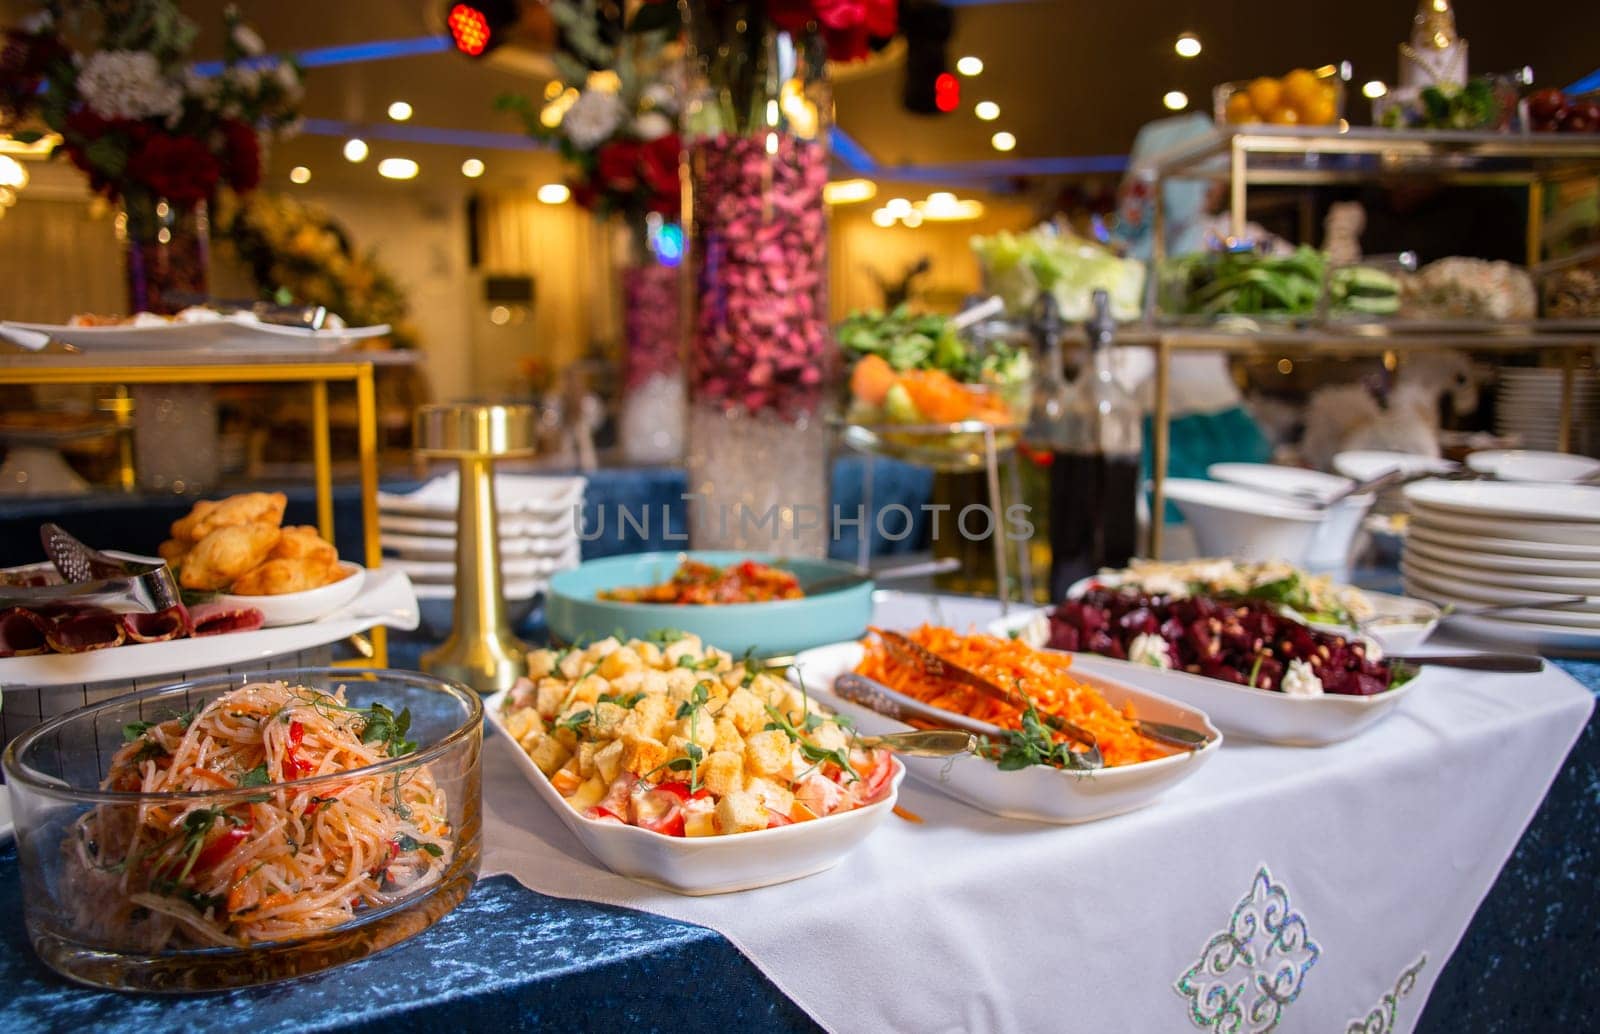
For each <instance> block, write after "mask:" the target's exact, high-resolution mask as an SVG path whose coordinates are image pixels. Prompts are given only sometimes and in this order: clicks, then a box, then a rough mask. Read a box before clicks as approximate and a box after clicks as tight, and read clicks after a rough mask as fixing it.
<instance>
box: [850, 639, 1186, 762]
mask: <svg viewBox="0 0 1600 1034" xmlns="http://www.w3.org/2000/svg"><path fill="white" fill-rule="evenodd" d="M904 634H905V635H906V637H907V638H909V639H911V640H912V641H913V642H915V643H917V644H918V645H920V646H922V647H924V648H926V649H928V650H931V651H933V652H934V653H936V654H938V655H939V656H940V657H942V658H944V659H945V660H947V661H949V662H950V663H952V664H957V665H960V666H961V667H963V668H965V669H967V670H968V671H970V672H972V673H973V674H975V675H981V676H982V677H984V678H985V679H988V680H989V681H990V682H992V683H994V684H995V685H997V686H1006V687H1011V688H1014V689H1018V690H1020V691H1021V692H1022V693H1024V694H1025V695H1026V696H1028V697H1031V698H1032V699H1033V702H1034V705H1035V706H1036V707H1037V708H1038V709H1039V713H1040V714H1051V715H1055V716H1056V717H1058V718H1063V719H1065V720H1067V721H1069V722H1073V723H1074V724H1076V725H1079V726H1082V727H1083V728H1085V729H1087V730H1088V731H1089V732H1091V733H1093V734H1094V736H1095V739H1096V740H1098V741H1099V744H1100V753H1101V754H1102V755H1103V756H1104V758H1105V763H1106V765H1107V766H1115V765H1132V764H1135V763H1137V762H1140V761H1152V760H1154V759H1156V758H1163V757H1166V756H1167V755H1169V754H1172V753H1174V752H1173V751H1172V750H1171V749H1169V748H1167V747H1164V746H1162V745H1161V744H1159V743H1156V742H1154V741H1153V740H1149V739H1146V738H1145V737H1143V736H1140V735H1139V733H1138V732H1137V731H1136V730H1135V728H1134V724H1133V723H1134V721H1135V719H1136V718H1137V717H1138V716H1137V715H1136V714H1135V712H1134V707H1133V702H1132V701H1129V702H1128V703H1127V704H1125V705H1124V706H1123V708H1122V709H1121V710H1120V711H1119V710H1118V709H1117V708H1115V707H1112V706H1111V704H1110V703H1109V702H1108V701H1107V700H1106V698H1105V697H1104V696H1102V695H1101V694H1100V691H1099V690H1097V689H1095V688H1094V687H1093V686H1090V685H1087V684H1086V683H1083V682H1080V681H1078V680H1077V679H1076V678H1074V677H1073V676H1072V673H1071V672H1070V671H1069V670H1068V669H1069V668H1071V666H1072V658H1071V657H1068V656H1066V655H1065V654H1056V653H1047V652H1045V651H1042V650H1036V649H1034V648H1033V647H1031V646H1029V645H1028V644H1027V643H1024V642H1021V641H1018V640H1015V639H1000V638H997V637H996V636H992V635H982V634H972V635H962V634H961V633H959V632H955V631H952V630H950V629H948V628H938V627H935V626H932V625H923V626H922V627H921V628H919V629H917V630H916V631H914V632H907V633H904ZM863 645H864V646H865V647H866V655H865V656H864V657H862V659H861V663H860V664H858V665H857V666H856V673H857V674H858V675H864V676H866V677H867V678H869V679H874V680H876V681H878V682H881V683H883V684H884V685H885V686H888V687H889V688H890V689H893V690H896V691H897V692H900V693H904V694H906V695H907V696H910V697H915V698H916V699H918V700H921V701H922V702H923V703H926V704H930V705H932V706H934V707H937V708H940V709H942V710H945V711H954V712H956V713H957V714H964V715H967V716H968V717H971V718H976V719H978V720H980V721H985V722H989V723H990V724H992V725H998V726H1000V727H1001V728H1002V729H1021V728H1022V710H1021V709H1020V708H1017V707H1013V706H1012V705H1010V704H1008V703H1006V702H1005V701H1003V700H998V699H996V698H994V697H992V696H988V695H986V694H984V693H981V692H979V691H978V690H976V689H968V688H966V687H964V686H961V685H959V684H958V683H954V682H950V681H946V680H944V679H933V678H929V677H928V676H926V675H924V674H923V673H922V672H921V671H919V670H918V669H917V668H916V667H914V666H912V665H909V664H902V663H900V662H899V661H897V660H896V659H895V658H894V656H893V655H892V654H890V653H889V650H888V648H887V647H885V646H884V644H883V642H882V640H880V639H877V638H869V639H868V640H866V641H865V643H864V644H863ZM1056 738H1057V740H1058V742H1060V741H1064V740H1065V737H1064V736H1062V735H1061V734H1060V733H1057V734H1056Z"/></svg>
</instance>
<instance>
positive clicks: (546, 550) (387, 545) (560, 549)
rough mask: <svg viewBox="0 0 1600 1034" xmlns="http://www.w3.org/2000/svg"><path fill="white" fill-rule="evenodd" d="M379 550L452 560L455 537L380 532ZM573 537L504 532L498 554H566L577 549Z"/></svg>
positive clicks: (454, 553)
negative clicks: (524, 535) (539, 536)
mask: <svg viewBox="0 0 1600 1034" xmlns="http://www.w3.org/2000/svg"><path fill="white" fill-rule="evenodd" d="M382 541H383V550H384V552H386V553H396V554H399V555H400V556H402V557H406V558H408V559H411V560H442V559H449V560H452V561H453V560H454V559H455V555H456V540H455V539H453V538H448V539H447V538H440V537H437V536H433V535H388V534H386V535H384V536H383V539H382ZM580 548H581V547H580V545H579V543H578V539H577V537H576V536H574V537H573V538H570V539H530V538H525V537H523V536H521V535H507V536H505V537H504V538H502V539H501V540H500V556H501V558H502V559H504V558H505V557H567V556H571V555H572V554H573V553H576V552H578V551H579V549H580Z"/></svg>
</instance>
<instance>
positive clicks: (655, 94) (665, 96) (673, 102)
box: [641, 83, 678, 115]
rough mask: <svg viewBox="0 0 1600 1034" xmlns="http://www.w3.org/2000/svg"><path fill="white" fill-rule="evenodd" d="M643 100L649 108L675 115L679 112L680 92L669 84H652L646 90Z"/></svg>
mask: <svg viewBox="0 0 1600 1034" xmlns="http://www.w3.org/2000/svg"><path fill="white" fill-rule="evenodd" d="M641 99H642V100H643V101H644V103H645V104H646V105H647V106H648V107H652V108H656V109H657V110H660V111H664V112H666V113H668V114H669V115H670V114H673V113H675V112H676V111H677V110H678V91H676V90H674V89H673V88H672V87H671V86H670V85H668V84H667V83H651V84H650V85H649V86H646V87H645V88H644V93H643V94H642V95H641Z"/></svg>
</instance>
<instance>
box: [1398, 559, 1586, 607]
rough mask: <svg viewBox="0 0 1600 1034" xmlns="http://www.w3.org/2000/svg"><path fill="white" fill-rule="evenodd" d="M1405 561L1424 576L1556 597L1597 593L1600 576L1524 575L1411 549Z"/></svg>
mask: <svg viewBox="0 0 1600 1034" xmlns="http://www.w3.org/2000/svg"><path fill="white" fill-rule="evenodd" d="M1405 563H1407V564H1409V565H1411V566H1412V567H1413V568H1415V569H1416V570H1417V571H1418V572H1420V573H1421V574H1424V575H1431V576H1434V577H1440V578H1454V579H1456V580H1457V581H1460V582H1466V583H1467V584H1469V585H1482V586H1484V587H1486V588H1491V589H1504V590H1506V591H1508V592H1521V591H1523V590H1527V591H1529V592H1552V593H1555V594H1556V595H1558V596H1600V578H1583V577H1564V576H1561V575H1548V574H1525V573H1523V572H1520V571H1485V570H1482V569H1480V568H1476V567H1467V566H1466V565H1463V564H1453V563H1451V562H1449V561H1448V560H1446V561H1440V560H1435V559H1432V558H1430V557H1426V556H1423V555H1422V554H1421V553H1419V552H1415V551H1413V552H1410V553H1407V554H1406V556H1405Z"/></svg>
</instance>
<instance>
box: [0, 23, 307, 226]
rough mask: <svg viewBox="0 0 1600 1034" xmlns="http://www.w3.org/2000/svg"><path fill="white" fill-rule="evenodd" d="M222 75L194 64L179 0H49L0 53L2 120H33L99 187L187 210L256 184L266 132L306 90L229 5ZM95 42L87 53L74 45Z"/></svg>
mask: <svg viewBox="0 0 1600 1034" xmlns="http://www.w3.org/2000/svg"><path fill="white" fill-rule="evenodd" d="M223 19H224V23H225V26H226V29H227V32H226V34H225V39H224V44H223V57H222V72H221V73H220V74H219V75H215V76H203V75H200V74H198V73H197V72H196V71H195V70H194V68H193V66H192V65H190V64H189V63H188V54H189V50H190V47H191V46H192V45H193V43H194V38H195V34H196V27H195V25H194V23H193V22H191V21H190V20H189V19H188V18H186V17H184V15H183V14H182V12H180V11H179V10H178V5H177V4H176V3H175V2H173V0H119V2H116V3H107V2H90V0H49V2H47V3H44V4H43V5H41V7H40V8H39V9H38V10H37V11H36V12H35V13H34V14H33V15H32V16H30V17H29V18H27V19H25V20H24V21H23V22H22V23H21V24H20V25H19V26H18V27H17V28H13V29H8V30H6V32H5V37H4V44H3V48H0V116H3V117H5V118H7V119H9V120H12V121H15V122H18V123H23V122H25V121H26V120H28V119H30V118H36V119H37V120H38V121H39V122H42V123H43V124H44V125H45V126H47V127H49V128H50V129H51V130H54V131H55V132H56V133H59V134H60V135H61V137H62V140H63V143H62V145H61V147H62V149H63V150H64V151H65V153H66V154H67V156H68V157H69V158H70V159H71V160H72V162H73V164H75V165H76V166H78V168H80V169H82V170H83V171H84V172H85V173H87V174H88V176H89V182H90V185H91V186H92V187H93V188H94V190H95V191H97V192H98V193H101V194H103V195H105V196H106V197H107V198H108V199H110V200H112V201H117V200H122V201H124V202H125V203H127V204H128V206H129V209H130V212H131V211H132V209H133V208H134V207H135V205H141V206H142V205H151V204H154V203H155V202H156V201H157V200H158V199H159V200H165V201H168V202H170V203H173V204H177V205H190V204H195V203H198V202H202V201H206V200H208V199H210V198H211V197H212V196H214V194H215V192H216V190H217V188H218V186H219V185H224V184H225V185H227V186H229V187H231V188H233V189H234V190H236V191H239V192H246V191H249V190H253V189H254V188H255V187H256V185H257V184H258V183H259V182H260V181H261V164H262V159H261V134H262V133H277V132H283V131H286V130H289V129H291V128H292V127H293V126H294V124H295V120H296V108H297V106H298V104H299V102H300V99H301V96H302V93H303V90H302V88H301V83H300V70H299V68H298V67H297V66H296V65H295V63H294V62H293V61H292V60H289V59H285V58H277V57H269V56H266V55H265V49H266V48H265V45H264V44H263V43H262V41H261V37H260V36H259V35H258V34H257V33H256V31H255V30H254V29H252V28H251V27H250V26H249V25H247V24H246V23H245V22H244V21H243V19H242V18H241V17H240V16H239V13H238V11H237V10H235V9H234V8H233V7H232V6H231V5H230V6H229V7H227V8H226V9H224V12H223ZM80 39H93V40H94V42H95V46H94V48H93V49H92V50H87V51H84V50H76V49H74V47H73V42H72V41H74V40H80Z"/></svg>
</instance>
